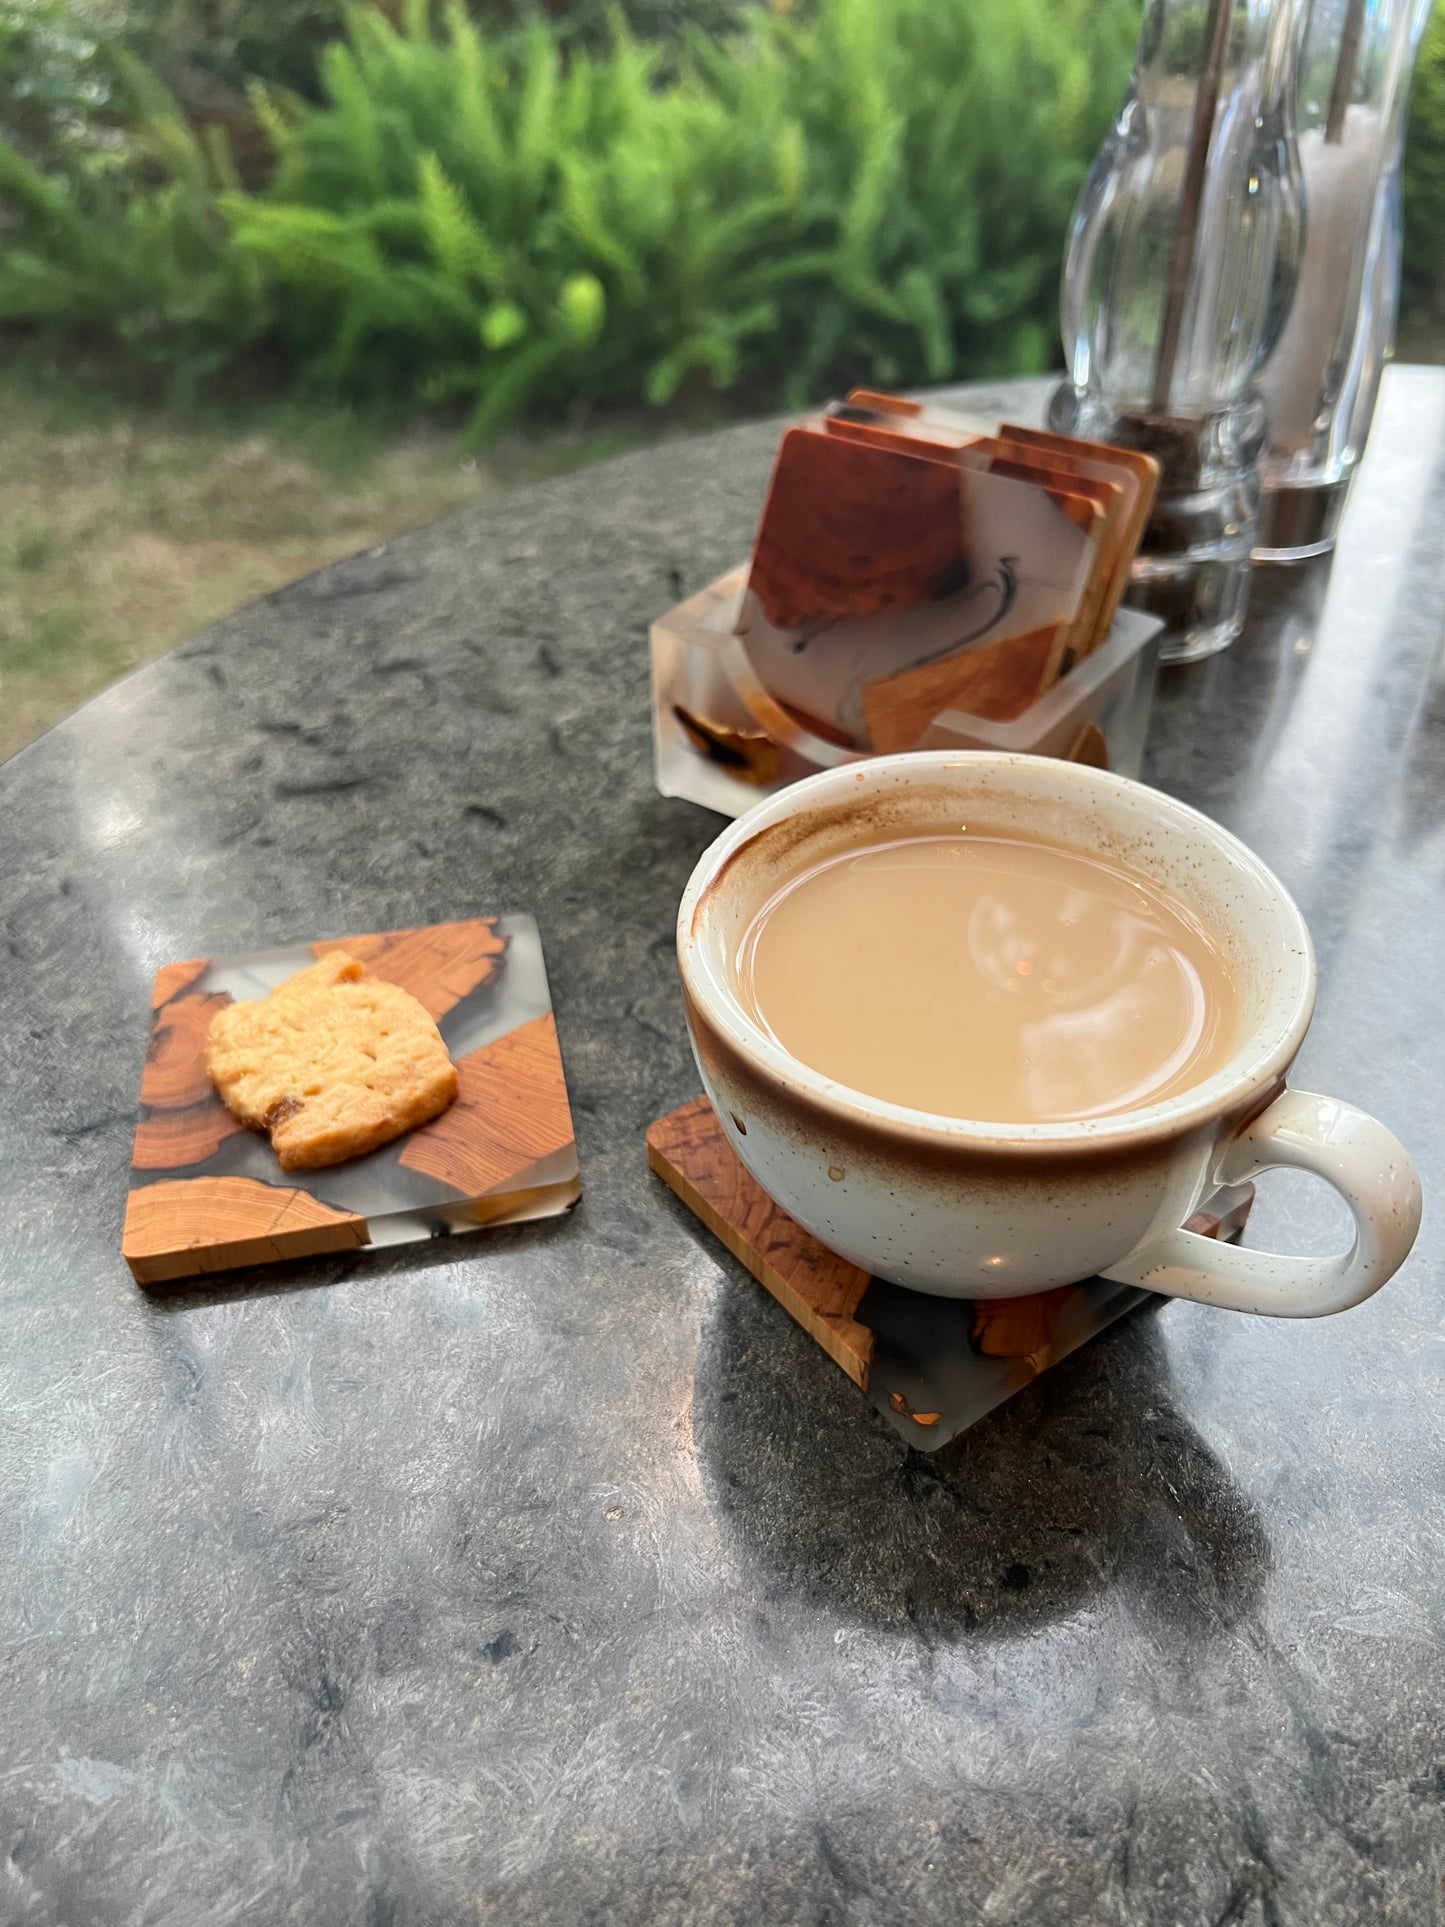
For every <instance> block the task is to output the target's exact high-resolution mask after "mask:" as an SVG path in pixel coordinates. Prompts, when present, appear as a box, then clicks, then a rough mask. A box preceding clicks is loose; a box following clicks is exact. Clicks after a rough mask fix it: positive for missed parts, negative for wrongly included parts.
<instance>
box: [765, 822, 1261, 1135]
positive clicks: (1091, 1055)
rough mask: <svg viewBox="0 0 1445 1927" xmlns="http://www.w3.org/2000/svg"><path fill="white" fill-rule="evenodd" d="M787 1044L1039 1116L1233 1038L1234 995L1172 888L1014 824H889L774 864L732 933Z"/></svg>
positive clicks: (956, 1108)
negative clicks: (760, 900)
mask: <svg viewBox="0 0 1445 1927" xmlns="http://www.w3.org/2000/svg"><path fill="white" fill-rule="evenodd" d="M735 967H736V970H737V975H738V980H739V990H740V992H741V995H742V998H743V1001H744V1003H745V1004H746V1006H747V1008H748V1009H749V1011H750V1012H751V1014H752V1016H753V1018H754V1020H755V1021H756V1022H757V1023H758V1024H759V1026H760V1027H761V1028H762V1029H763V1030H764V1031H766V1032H767V1034H768V1035H769V1036H771V1037H772V1038H774V1039H775V1040H776V1042H777V1043H778V1044H780V1045H781V1046H782V1048H783V1049H784V1050H786V1051H787V1052H788V1053H789V1054H790V1055H791V1056H793V1057H795V1058H797V1059H798V1061H799V1062H800V1063H803V1064H807V1065H809V1066H810V1067H811V1068H812V1069H813V1070H815V1071H818V1072H821V1073H822V1075H823V1076H825V1077H828V1078H831V1079H833V1080H835V1081H836V1082H837V1083H839V1084H843V1085H846V1086H848V1087H849V1088H850V1089H852V1090H855V1091H860V1092H863V1093H865V1094H866V1095H867V1096H869V1097H875V1098H883V1099H885V1100H886V1101H887V1102H889V1103H892V1104H900V1105H905V1106H907V1107H909V1108H910V1109H912V1110H918V1111H930V1112H934V1113H936V1114H939V1115H942V1116H945V1117H958V1118H978V1119H987V1120H988V1121H989V1122H992V1123H1005V1124H1048V1123H1056V1122H1062V1121H1065V1120H1069V1119H1075V1118H1098V1117H1106V1116H1109V1115H1111V1114H1113V1113H1115V1112H1122V1111H1130V1110H1135V1109H1137V1108H1139V1107H1140V1106H1142V1105H1146V1104H1153V1103H1157V1102H1159V1101H1160V1100H1162V1099H1165V1098H1169V1097H1173V1096H1175V1095H1176V1094H1177V1093H1179V1092H1181V1091H1185V1090H1188V1089H1189V1088H1190V1087H1191V1086H1192V1085H1195V1084H1198V1083H1200V1082H1202V1081H1203V1080H1204V1079H1205V1078H1207V1077H1210V1076H1212V1075H1213V1074H1214V1072H1215V1071H1217V1070H1218V1069H1220V1067H1221V1066H1222V1065H1223V1063H1224V1062H1225V1060H1226V1058H1227V1057H1228V1056H1229V1054H1230V1052H1231V1051H1232V1050H1233V1049H1234V1047H1235V1043H1236V1040H1237V1037H1238V1032H1239V1028H1240V997H1239V991H1238V988H1237V986H1236V984H1235V982H1234V978H1233V976H1232V974H1231V971H1230V968H1229V965H1228V963H1227V962H1226V961H1225V958H1224V957H1223V955H1222V954H1221V951H1220V949H1219V947H1218V945H1217V944H1216V943H1215V942H1214V941H1213V940H1212V939H1211V937H1210V935H1209V932H1208V930H1207V929H1206V928H1205V926H1204V925H1203V923H1202V922H1201V921H1200V919H1199V918H1198V917H1197V916H1196V915H1195V914H1194V912H1193V911H1192V910H1190V909H1189V907H1188V906H1187V905H1186V904H1184V903H1183V902H1182V901H1180V900H1179V899H1178V898H1177V897H1175V896H1173V895H1172V894H1171V893H1170V892H1169V891H1167V890H1166V889H1165V888H1164V887H1163V886H1162V885H1160V884H1158V883H1156V882H1154V881H1152V880H1151V879H1149V878H1147V877H1145V876H1142V875H1140V874H1139V873H1138V872H1136V871H1133V870H1130V869H1126V868H1124V867H1122V866H1120V865H1118V864H1116V863H1113V862H1110V861H1108V860H1106V859H1105V858H1102V857H1100V856H1097V855H1094V854H1091V853H1089V852H1086V851H1082V850H1071V849H1067V848H1064V847H1061V846H1059V845H1055V844H1051V843H1046V842H1041V841H1037V840H1033V839H1030V838H1026V837H1019V836H1004V835H997V834H990V833H988V832H987V831H983V832H980V833H978V834H974V835H970V834H968V833H967V831H966V830H963V829H961V830H960V833H959V834H957V835H937V834H935V835H918V836H896V837H893V838H892V839H890V840H887V841H879V842H875V843H872V844H865V845H862V846H860V847H857V848H854V849H851V850H848V849H845V850H843V851H841V852H834V853H833V854H831V855H829V856H827V857H826V858H824V859H823V860H822V861H820V862H817V863H815V864H814V865H812V866H811V867H809V868H805V869H803V870H802V871H800V872H799V874H797V875H796V876H792V877H789V878H787V879H786V880H785V881H784V882H783V883H782V884H781V886H780V887H779V888H778V889H777V890H776V891H775V892H774V894H773V895H772V896H771V897H770V898H769V900H768V901H767V902H766V903H764V904H763V905H762V906H761V908H760V909H759V910H758V912H757V914H756V915H755V916H754V917H753V919H752V921H751V923H750V925H749V926H748V928H747V930H746V931H745V933H744V935H743V938H742V942H741V944H740V945H739V947H738V953H737V959H736V966H735Z"/></svg>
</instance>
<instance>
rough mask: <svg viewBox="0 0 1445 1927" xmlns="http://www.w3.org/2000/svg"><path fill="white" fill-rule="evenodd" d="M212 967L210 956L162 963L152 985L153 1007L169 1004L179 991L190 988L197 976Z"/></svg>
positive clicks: (157, 1008)
mask: <svg viewBox="0 0 1445 1927" xmlns="http://www.w3.org/2000/svg"><path fill="white" fill-rule="evenodd" d="M210 967H211V960H210V958H209V957H192V958H191V959H190V961H189V962H188V963H172V964H162V965H161V967H160V969H159V970H158V971H157V972H156V974H155V981H154V983H153V984H152V985H151V1009H152V1010H159V1009H160V1007H161V1005H162V1004H168V1003H169V1002H170V1000H171V998H172V997H174V996H175V995H176V994H177V992H178V991H182V990H189V989H190V987H191V985H192V984H193V983H194V982H195V981H196V979H197V977H200V976H203V975H204V974H205V972H206V971H207V970H209V969H210Z"/></svg>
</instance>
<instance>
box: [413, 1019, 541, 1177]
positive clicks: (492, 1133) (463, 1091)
mask: <svg viewBox="0 0 1445 1927" xmlns="http://www.w3.org/2000/svg"><path fill="white" fill-rule="evenodd" d="M457 1078H458V1080H459V1082H460V1085H461V1088H460V1090H459V1092H458V1094H457V1098H456V1101H455V1103H453V1104H452V1106H451V1107H450V1109H448V1110H445V1111H443V1112H442V1114H441V1116H440V1117H438V1118H433V1119H432V1121H431V1123H430V1124H423V1125H421V1126H419V1128H418V1129H417V1130H415V1131H413V1132H412V1133H411V1135H410V1137H409V1138H408V1139H407V1141H406V1149H405V1150H404V1151H403V1152H402V1154H401V1162H402V1163H403V1164H404V1165H405V1166H406V1167H407V1169H408V1170H411V1171H425V1172H426V1174H427V1175H428V1177H433V1178H438V1179H440V1181H441V1182H442V1183H443V1184H450V1185H452V1186H454V1188H455V1189H456V1190H458V1191H459V1192H462V1193H463V1194H464V1195H467V1196H480V1195H481V1193H483V1192H485V1191H490V1190H492V1189H494V1188H495V1187H496V1186H497V1185H499V1184H504V1183H506V1182H507V1180H508V1179H510V1178H513V1177H515V1176H516V1175H517V1174H518V1173H519V1172H522V1171H524V1170H525V1169H526V1168H527V1166H528V1165H529V1164H535V1163H536V1162H537V1160H538V1159H539V1158H544V1157H547V1156H549V1155H550V1154H551V1153H552V1152H554V1151H565V1150H566V1148H567V1147H568V1145H569V1144H571V1143H572V1114H571V1111H570V1110H569V1108H568V1105H567V1085H566V1080H565V1078H564V1077H563V1073H562V1055H561V1052H560V1051H559V1050H558V1048H557V1026H556V1024H555V1022H554V1021H553V1018H552V1014H551V1012H550V1011H549V1012H548V1013H547V1014H546V1016H544V1017H534V1018H533V1019H532V1020H531V1022H530V1023H526V1024H519V1025H518V1027H517V1028H516V1030H512V1031H508V1033H507V1035H506V1036H505V1037H499V1038H498V1039H497V1040H496V1042H495V1043H492V1044H484V1045H483V1046H482V1048H481V1049H480V1050H475V1051H472V1052H471V1054H470V1055H469V1056H467V1057H463V1058H459V1059H458V1061H457Z"/></svg>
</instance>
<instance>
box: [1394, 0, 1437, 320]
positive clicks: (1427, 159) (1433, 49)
mask: <svg viewBox="0 0 1445 1927" xmlns="http://www.w3.org/2000/svg"><path fill="white" fill-rule="evenodd" d="M1403 194H1404V204H1405V271H1404V280H1405V294H1406V298H1407V300H1408V301H1409V302H1410V303H1411V304H1412V305H1413V306H1415V307H1417V308H1423V309H1430V308H1433V309H1434V310H1436V311H1437V312H1438V311H1445V6H1439V5H1437V6H1436V8H1435V13H1434V17H1433V18H1432V20H1431V22H1430V25H1429V27H1428V28H1427V30H1426V34H1425V42H1424V45H1423V46H1422V47H1421V49H1420V62H1419V65H1418V66H1417V68H1416V70H1415V88H1414V92H1413V93H1412V94H1411V96H1410V124H1409V130H1408V133H1407V135H1406V142H1405V170H1404V182H1403Z"/></svg>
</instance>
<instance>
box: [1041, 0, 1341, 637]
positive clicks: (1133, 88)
mask: <svg viewBox="0 0 1445 1927" xmlns="http://www.w3.org/2000/svg"><path fill="white" fill-rule="evenodd" d="M1305 9H1306V0H1208V3H1207V4H1200V0H1148V4H1147V5H1146V8H1145V13H1144V23H1143V28H1142V31H1141V34H1140V39H1139V47H1138V52H1137V54H1136V57H1135V64H1134V71H1133V76H1132V78H1131V80H1130V84H1129V89H1128V92H1127V94H1126V95H1125V98H1124V103H1123V106H1122V107H1121V108H1120V110H1119V114H1118V117H1117V119H1116V121H1115V123H1114V126H1113V128H1112V130H1111V132H1110V133H1109V135H1108V136H1107V137H1106V139H1105V141H1104V144H1103V146H1102V147H1101V149H1100V150H1099V154H1098V156H1097V158H1096V160H1095V162H1094V165H1093V168H1092V169H1091V170H1090V173H1089V176H1088V178H1087V180H1086V181H1085V183H1084V186H1083V189H1082V191H1081V192H1080V195H1079V200H1078V204H1077V206H1076V208H1075V210H1074V220H1073V225H1072V228H1071V230H1070V236H1069V243H1068V250H1067V253H1066V257H1065V263H1064V276H1063V291H1062V300H1061V322H1062V331H1063V338H1064V351H1065V355H1066V357H1067V360H1068V367H1069V379H1068V380H1067V381H1066V382H1065V384H1064V386H1063V387H1062V388H1061V389H1060V390H1059V391H1058V393H1057V394H1056V395H1055V397H1054V403H1053V407H1052V410H1051V420H1052V422H1053V425H1054V426H1055V427H1057V428H1060V429H1062V430H1064V431H1066V432H1070V433H1074V434H1080V435H1086V436H1092V437H1096V438H1098V439H1100V440H1104V441H1112V442H1116V443H1122V444H1126V445H1128V446H1131V447H1137V448H1143V449H1145V450H1147V451H1148V452H1149V453H1150V454H1152V455H1154V456H1155V457H1156V458H1157V459H1158V460H1159V462H1160V466H1161V470H1162V474H1161V483H1160V490H1159V496H1158V500H1157V504H1156V508H1155V512H1154V516H1153V518H1152V520H1151V523H1150V527H1149V530H1148V533H1147V534H1146V536H1145V540H1144V545H1143V549H1142V551H1141V554H1140V557H1139V560H1138V562H1137V563H1136V565H1135V570H1134V580H1133V583H1132V585H1131V589H1130V593H1129V600H1130V602H1131V603H1133V604H1134V605H1135V606H1136V607H1138V608H1142V609H1146V610H1148V611H1149V612H1150V613H1152V614H1155V615H1158V616H1160V617H1162V618H1163V620H1164V623H1165V637H1164V646H1163V659H1164V660H1165V661H1166V662H1171V661H1173V662H1178V661H1187V660H1193V659H1194V658H1196V657H1200V656H1206V655H1211V654H1213V653H1214V652H1215V651H1216V650H1218V649H1222V648H1224V647H1226V646H1227V645H1228V644H1229V643H1230V642H1231V641H1233V639H1234V637H1235V635H1237V634H1238V632H1239V628H1240V624H1241V623H1242V621H1243V619H1244V605H1245V600H1246V597H1247V594H1248V586H1249V566H1250V551H1251V548H1252V546H1253V543H1254V536H1255V529H1256V520H1257V514H1258V503H1259V481H1258V473H1257V467H1256V462H1257V457H1258V454H1259V451H1260V448H1261V446H1262V440H1263V411H1262V408H1261V406H1260V402H1259V396H1258V392H1257V390H1256V388H1255V385H1254V383H1255V376H1256V374H1257V372H1258V370H1259V368H1260V366H1261V364H1262V363H1263V362H1264V360H1265V358H1266V356H1267V355H1268V353H1269V351H1270V349H1271V347H1272V346H1273V344H1274V341H1275V339H1276V337H1277V336H1278V334H1279V331H1280V329H1281V327H1282V325H1283V322H1284V317H1285V314H1286V312H1287V310H1288V306H1289V301H1290V297H1291V295H1292V293H1293V290H1294V280H1295V271H1296V267H1297V263H1298V258H1299V250H1300V191H1299V168H1298V157H1297V154H1296V150H1295V142H1294V135H1293V130H1292V126H1291V120H1290V113H1291V108H1292V103H1293V97H1294V73H1295V65H1296V60H1297V56H1298V50H1299V41H1300V34H1301V28H1302V26H1303V22H1304V16H1305Z"/></svg>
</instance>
